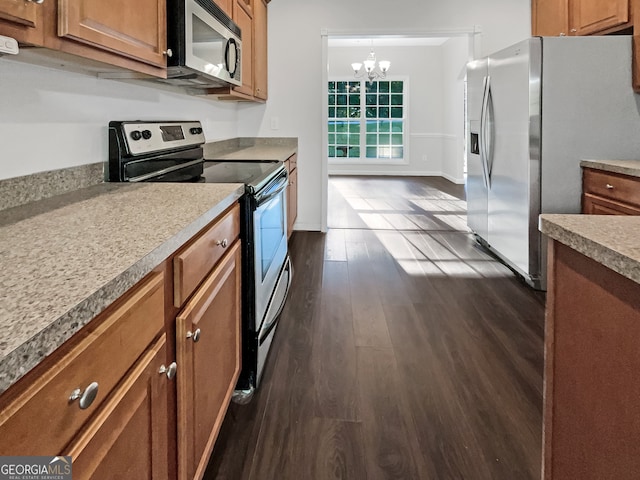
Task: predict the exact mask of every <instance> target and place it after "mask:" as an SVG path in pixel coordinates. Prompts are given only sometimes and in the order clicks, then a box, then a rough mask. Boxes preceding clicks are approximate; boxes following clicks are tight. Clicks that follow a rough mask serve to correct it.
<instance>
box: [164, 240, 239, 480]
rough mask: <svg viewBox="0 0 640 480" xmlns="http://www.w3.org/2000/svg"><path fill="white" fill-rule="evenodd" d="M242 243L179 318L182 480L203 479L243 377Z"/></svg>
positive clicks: (179, 453) (234, 246)
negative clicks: (241, 374) (241, 319)
mask: <svg viewBox="0 0 640 480" xmlns="http://www.w3.org/2000/svg"><path fill="white" fill-rule="evenodd" d="M240 273H241V268H240V241H237V242H236V243H235V244H234V245H233V247H232V248H231V249H230V250H229V252H228V253H227V255H226V256H225V257H224V258H223V259H222V260H221V262H220V264H218V265H217V266H216V267H215V268H214V270H213V272H211V274H210V275H209V276H208V277H207V278H206V279H205V280H204V282H203V284H202V285H201V286H200V288H199V289H198V290H197V291H196V293H195V294H194V295H193V297H192V298H191V300H189V302H187V304H186V306H185V308H184V310H183V311H182V312H181V313H180V314H179V315H178V317H177V318H176V348H177V362H178V365H180V374H179V375H178V385H177V386H178V479H179V480H192V479H201V478H202V476H203V474H204V471H205V469H206V467H207V463H208V461H209V457H210V455H211V452H212V450H213V445H214V442H215V440H216V437H217V436H218V432H219V430H220V426H221V424H222V420H223V418H224V415H225V413H226V411H227V407H228V406H229V402H230V401H231V395H232V393H233V390H234V388H235V385H236V381H237V380H238V375H239V374H240Z"/></svg>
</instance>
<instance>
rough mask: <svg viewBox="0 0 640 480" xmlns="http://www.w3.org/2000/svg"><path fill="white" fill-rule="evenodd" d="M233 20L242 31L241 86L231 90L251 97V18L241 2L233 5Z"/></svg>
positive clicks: (237, 0)
mask: <svg viewBox="0 0 640 480" xmlns="http://www.w3.org/2000/svg"><path fill="white" fill-rule="evenodd" d="M233 20H234V21H235V23H237V24H238V26H239V27H240V30H241V31H242V53H241V62H242V64H241V68H242V85H241V86H239V87H234V88H233V89H234V90H235V91H236V92H239V93H243V94H245V95H249V96H251V97H253V18H252V15H251V13H250V12H249V11H248V9H247V7H246V4H245V3H244V2H243V1H242V0H236V2H235V4H234V5H233Z"/></svg>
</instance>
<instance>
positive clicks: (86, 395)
mask: <svg viewBox="0 0 640 480" xmlns="http://www.w3.org/2000/svg"><path fill="white" fill-rule="evenodd" d="M97 396H98V382H93V383H91V384H90V385H89V386H88V387H87V388H85V390H84V392H83V391H82V390H80V389H79V388H76V389H75V390H74V391H73V392H71V396H70V397H69V403H72V402H74V401H76V400H78V399H80V402H79V406H80V409H81V410H85V409H87V408H89V407H90V406H91V404H92V403H93V401H94V400H95V399H96V397H97Z"/></svg>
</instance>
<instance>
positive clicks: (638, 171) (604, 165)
mask: <svg viewBox="0 0 640 480" xmlns="http://www.w3.org/2000/svg"><path fill="white" fill-rule="evenodd" d="M580 166H581V167H583V168H593V169H595V170H602V171H605V172H612V173H621V174H623V175H630V176H633V177H640V160H583V161H581V162H580Z"/></svg>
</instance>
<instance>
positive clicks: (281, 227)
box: [253, 169, 288, 342]
mask: <svg viewBox="0 0 640 480" xmlns="http://www.w3.org/2000/svg"><path fill="white" fill-rule="evenodd" d="M287 184H288V177H287V171H286V170H284V169H283V170H282V172H281V173H280V174H279V175H278V176H277V177H276V178H275V179H274V180H273V181H272V182H271V183H269V184H268V185H267V186H266V187H265V188H264V189H263V190H261V191H260V192H258V193H256V197H255V200H256V209H255V211H254V212H253V230H254V231H253V234H254V262H255V263H254V272H255V332H256V333H258V332H261V331H265V330H267V329H268V330H271V326H269V325H264V322H265V317H266V315H265V314H266V312H267V307H268V306H269V302H270V300H271V297H272V296H273V293H274V291H275V287H276V283H277V281H278V276H279V275H280V272H281V270H282V266H283V265H284V262H285V259H286V258H287V230H286V225H287V204H286V200H285V192H286V188H287ZM268 321H271V320H268ZM273 321H274V322H275V318H274V319H273ZM258 342H260V338H258Z"/></svg>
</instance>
